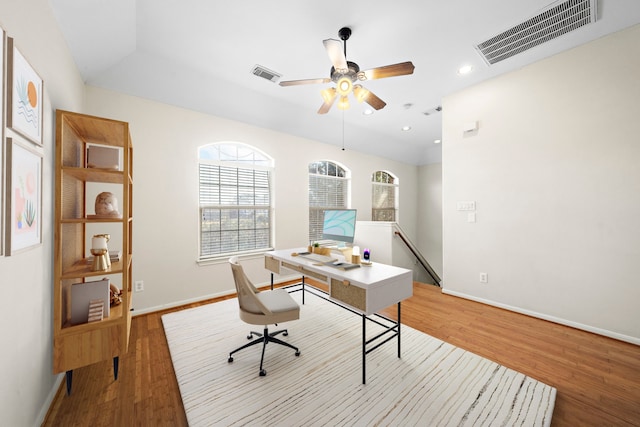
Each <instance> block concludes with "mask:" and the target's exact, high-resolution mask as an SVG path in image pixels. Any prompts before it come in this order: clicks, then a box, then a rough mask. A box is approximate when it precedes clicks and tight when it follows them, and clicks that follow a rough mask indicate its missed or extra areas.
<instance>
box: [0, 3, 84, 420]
mask: <svg viewBox="0 0 640 427" xmlns="http://www.w3.org/2000/svg"><path fill="white" fill-rule="evenodd" d="M0 26H2V28H3V29H4V30H5V31H6V32H7V35H8V36H9V37H13V38H14V40H15V44H16V45H17V46H18V48H19V49H20V51H21V52H22V54H23V55H24V56H25V57H26V58H27V60H28V61H29V62H30V64H31V66H32V67H33V68H34V69H35V70H36V71H37V72H38V73H39V75H40V77H41V78H42V79H43V80H44V99H43V100H42V101H43V106H44V114H43V119H44V129H43V139H44V147H42V148H40V149H39V151H40V152H41V153H42V154H43V159H44V162H43V163H44V166H43V187H42V189H43V210H42V240H43V244H42V245H41V246H38V247H35V248H33V249H30V250H27V251H25V252H21V253H17V254H14V255H12V256H5V257H2V256H0V284H1V285H2V288H3V297H2V298H1V299H0V313H2V322H1V323H0V341H1V342H2V352H0V378H2V381H0V414H1V417H2V422H1V423H2V425H7V426H34V425H40V423H41V422H42V420H43V419H44V416H45V414H46V411H47V409H48V407H49V402H50V401H51V399H52V397H53V393H54V392H55V386H56V384H57V383H58V382H57V380H58V377H56V376H54V375H53V361H52V347H53V339H52V337H53V326H52V325H53V312H52V306H53V303H52V301H53V288H52V277H53V274H52V273H53V264H52V261H53V255H52V248H53V228H52V224H53V176H54V174H53V164H54V142H53V141H54V125H55V123H54V122H55V119H54V116H53V109H54V108H66V109H80V108H81V105H82V104H81V102H82V92H83V90H84V85H83V83H82V80H81V79H80V76H79V73H78V71H77V69H76V67H75V65H74V63H73V61H72V59H71V56H70V54H69V52H68V50H67V47H66V44H65V42H64V40H63V38H62V35H61V34H60V32H59V30H58V27H57V25H56V24H55V20H54V18H53V15H52V13H51V11H50V10H49V5H48V3H47V2H46V1H45V0H21V1H19V2H18V1H8V0H1V1H0ZM5 136H9V137H15V134H13V133H12V132H11V131H10V130H8V131H6V132H5ZM1 146H2V148H3V150H2V152H4V143H3V144H2V145H1ZM3 164H4V163H3ZM0 170H3V167H2V166H0ZM2 206H4V205H2ZM3 209H4V207H3Z"/></svg>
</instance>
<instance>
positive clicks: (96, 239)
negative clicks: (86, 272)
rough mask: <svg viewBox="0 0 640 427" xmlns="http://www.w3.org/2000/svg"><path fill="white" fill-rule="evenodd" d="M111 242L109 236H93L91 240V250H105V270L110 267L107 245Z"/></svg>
mask: <svg viewBox="0 0 640 427" xmlns="http://www.w3.org/2000/svg"><path fill="white" fill-rule="evenodd" d="M109 240H111V235H110V234H94V236H93V237H92V238H91V248H92V249H106V251H107V252H106V254H105V260H106V262H107V268H109V267H111V255H110V254H109V247H108V246H107V243H109Z"/></svg>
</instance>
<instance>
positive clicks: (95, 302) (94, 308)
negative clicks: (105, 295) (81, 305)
mask: <svg viewBox="0 0 640 427" xmlns="http://www.w3.org/2000/svg"><path fill="white" fill-rule="evenodd" d="M103 318H104V301H103V300H101V299H92V300H91V301H89V319H88V320H87V322H89V323H91V322H99V321H100V320H102V319H103Z"/></svg>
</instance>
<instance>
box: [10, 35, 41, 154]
mask: <svg viewBox="0 0 640 427" xmlns="http://www.w3.org/2000/svg"><path fill="white" fill-rule="evenodd" d="M42 86H43V82H42V79H41V78H40V76H39V75H38V73H36V71H35V70H34V69H33V68H32V67H31V65H29V62H28V61H27V60H26V58H25V57H24V56H22V54H21V53H20V51H19V50H18V48H17V47H16V46H15V44H14V41H13V38H11V37H7V126H8V127H10V128H11V129H13V130H14V131H16V132H18V133H19V134H21V135H22V136H24V137H25V138H27V139H29V140H30V141H32V142H34V143H36V144H38V145H42V111H43V110H42V94H43V88H42Z"/></svg>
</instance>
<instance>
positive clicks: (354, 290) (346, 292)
mask: <svg viewBox="0 0 640 427" xmlns="http://www.w3.org/2000/svg"><path fill="white" fill-rule="evenodd" d="M346 283H347V284H345V282H343V281H342V280H336V279H331V292H330V294H331V297H332V298H335V299H337V300H338V301H342V302H344V303H346V304H349V305H350V306H351V307H355V308H357V309H359V310H362V311H367V291H365V290H364V289H363V288H359V287H357V286H353V285H351V284H348V283H349V282H346Z"/></svg>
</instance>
